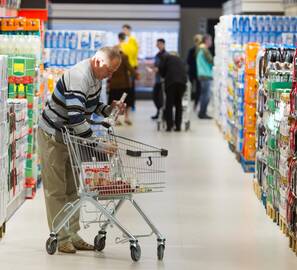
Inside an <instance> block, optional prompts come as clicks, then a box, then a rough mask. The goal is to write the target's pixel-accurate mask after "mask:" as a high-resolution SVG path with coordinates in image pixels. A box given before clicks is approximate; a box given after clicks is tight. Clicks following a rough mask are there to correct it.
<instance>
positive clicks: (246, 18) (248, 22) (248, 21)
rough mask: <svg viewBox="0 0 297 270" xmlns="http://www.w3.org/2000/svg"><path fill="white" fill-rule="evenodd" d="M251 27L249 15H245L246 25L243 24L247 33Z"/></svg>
mask: <svg viewBox="0 0 297 270" xmlns="http://www.w3.org/2000/svg"><path fill="white" fill-rule="evenodd" d="M250 28H251V26H250V18H249V17H245V19H244V25H243V31H244V32H245V33H248V32H250Z"/></svg>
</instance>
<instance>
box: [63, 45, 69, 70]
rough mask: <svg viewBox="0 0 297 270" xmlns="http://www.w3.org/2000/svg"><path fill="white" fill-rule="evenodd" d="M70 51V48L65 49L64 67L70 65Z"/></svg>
mask: <svg viewBox="0 0 297 270" xmlns="http://www.w3.org/2000/svg"><path fill="white" fill-rule="evenodd" d="M69 57H70V51H69V50H68V49H66V50H64V53H63V66H64V67H68V66H69V62H70V59H69Z"/></svg>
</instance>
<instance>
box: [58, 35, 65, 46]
mask: <svg viewBox="0 0 297 270" xmlns="http://www.w3.org/2000/svg"><path fill="white" fill-rule="evenodd" d="M57 40H58V46H57V47H58V48H63V47H64V35H63V33H62V32H58V35H57Z"/></svg>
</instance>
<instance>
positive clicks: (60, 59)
mask: <svg viewBox="0 0 297 270" xmlns="http://www.w3.org/2000/svg"><path fill="white" fill-rule="evenodd" d="M63 54H64V50H57V63H56V65H57V66H58V67H61V66H63Z"/></svg>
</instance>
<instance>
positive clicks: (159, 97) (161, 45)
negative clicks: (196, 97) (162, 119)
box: [152, 38, 167, 120]
mask: <svg viewBox="0 0 297 270" xmlns="http://www.w3.org/2000/svg"><path fill="white" fill-rule="evenodd" d="M156 46H157V48H158V49H159V52H158V53H157V54H156V56H155V63H154V66H155V73H156V75H155V85H154V88H153V101H154V104H155V106H156V108H157V113H156V115H154V116H152V119H153V120H156V119H158V117H159V113H160V109H161V108H162V107H163V102H164V100H163V93H162V80H161V76H160V73H159V64H160V61H161V58H162V56H163V55H165V54H167V51H166V49H165V40H164V39H163V38H159V39H158V40H157V45H156Z"/></svg>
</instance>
